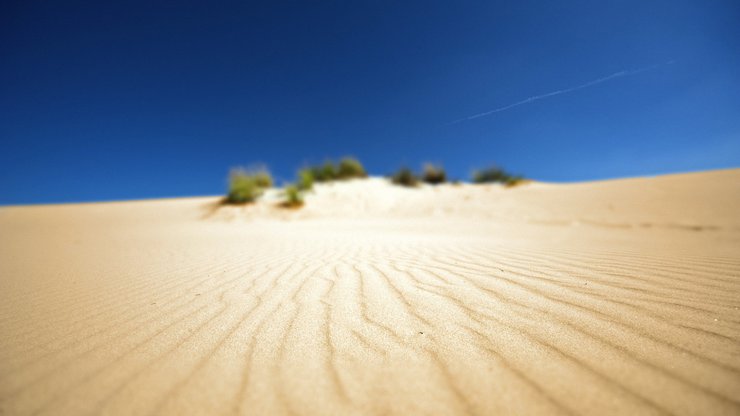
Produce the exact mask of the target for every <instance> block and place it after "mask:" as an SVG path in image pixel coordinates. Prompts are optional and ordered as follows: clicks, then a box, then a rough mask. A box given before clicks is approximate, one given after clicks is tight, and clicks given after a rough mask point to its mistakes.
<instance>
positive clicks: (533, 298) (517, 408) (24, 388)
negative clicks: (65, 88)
mask: <svg viewBox="0 0 740 416" xmlns="http://www.w3.org/2000/svg"><path fill="white" fill-rule="evenodd" d="M275 197H276V196H275V195H274V193H271V194H270V195H268V196H267V198H266V199H265V200H264V201H262V202H260V203H259V204H257V205H255V206H250V207H245V208H233V207H227V208H222V209H215V208H214V206H213V203H214V201H215V198H193V199H176V200H161V201H142V202H121V203H103V204H78V205H63V206H37V207H6V208H0V414H2V415H17V414H18V415H24V414H50V415H85V414H120V415H129V414H173V415H184V414H200V415H215V414H269V415H273V414H288V413H295V414H317V415H327V414H337V415H345V414H402V415H406V414H568V413H573V414H590V415H596V414H599V415H601V414H668V413H673V414H686V415H708V414H740V310H738V308H739V307H740V170H730V171H716V172H707V173H697V174H687V175H673V176H665V177H657V178H645V179H629V180H617V181H606V182H595V183H585V184H572V185H553V184H538V183H536V184H530V185H527V186H523V187H520V188H515V189H502V188H500V187H498V186H472V185H460V186H453V185H445V186H440V187H436V188H432V187H427V188H423V189H416V190H408V189H402V188H397V187H392V186H390V185H389V184H387V183H386V182H384V181H383V180H381V179H370V180H365V181H354V182H349V183H340V184H334V185H326V186H321V187H319V188H318V189H317V191H316V192H315V194H313V195H311V196H310V197H309V198H308V205H307V206H306V207H305V208H304V209H302V210H299V211H286V210H281V209H279V208H276V207H275V206H274V198H275Z"/></svg>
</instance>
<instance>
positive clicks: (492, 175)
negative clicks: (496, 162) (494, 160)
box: [473, 166, 524, 187]
mask: <svg viewBox="0 0 740 416" xmlns="http://www.w3.org/2000/svg"><path fill="white" fill-rule="evenodd" d="M473 182H475V183H501V184H504V185H506V186H507V187H510V186H515V185H518V184H521V183H522V182H524V177H522V176H519V175H512V174H510V173H508V172H506V171H505V170H503V169H501V168H500V167H498V166H492V167H489V168H486V169H481V170H478V171H476V172H475V173H473Z"/></svg>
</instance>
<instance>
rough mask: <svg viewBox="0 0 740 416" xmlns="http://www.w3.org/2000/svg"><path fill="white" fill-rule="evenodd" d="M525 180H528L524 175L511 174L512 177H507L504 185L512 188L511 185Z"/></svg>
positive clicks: (519, 183)
mask: <svg viewBox="0 0 740 416" xmlns="http://www.w3.org/2000/svg"><path fill="white" fill-rule="evenodd" d="M525 182H527V179H525V178H524V177H523V176H518V175H517V176H511V177H509V178H507V179H506V181H505V182H504V185H505V186H506V187H507V188H511V187H514V186H517V185H521V184H523V183H525Z"/></svg>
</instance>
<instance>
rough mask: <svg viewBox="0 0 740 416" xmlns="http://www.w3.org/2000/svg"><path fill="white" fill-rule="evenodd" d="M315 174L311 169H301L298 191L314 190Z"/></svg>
mask: <svg viewBox="0 0 740 416" xmlns="http://www.w3.org/2000/svg"><path fill="white" fill-rule="evenodd" d="M313 182H314V173H313V170H312V169H311V168H307V169H301V170H300V171H299V172H298V189H300V190H302V191H310V190H311V189H313Z"/></svg>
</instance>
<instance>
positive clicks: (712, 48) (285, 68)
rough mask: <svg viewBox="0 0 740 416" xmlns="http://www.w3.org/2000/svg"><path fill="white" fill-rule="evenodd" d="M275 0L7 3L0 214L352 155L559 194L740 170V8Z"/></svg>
mask: <svg viewBox="0 0 740 416" xmlns="http://www.w3.org/2000/svg"><path fill="white" fill-rule="evenodd" d="M261 3H262V4H258V3H251V2H244V1H238V2H237V1H235V2H206V1H203V2H189V1H180V2H166V3H165V2H154V1H126V2H118V4H114V2H93V1H90V2H75V1H65V2H58V1H50V2H27V1H17V2H4V3H3V5H2V12H0V80H1V81H0V82H1V84H0V204H25V203H44V202H69V201H96V200H116V199H138V198H155V197H168V196H189V195H205V194H219V193H222V192H223V191H224V189H225V178H226V174H227V172H228V169H229V168H230V167H232V166H238V165H249V164H252V163H257V162H262V163H265V164H267V165H268V166H269V167H270V168H271V170H272V171H273V173H274V174H275V175H276V176H277V177H278V178H279V179H280V180H289V179H291V178H292V177H293V175H294V172H295V170H296V169H297V168H298V167H300V166H301V165H302V164H304V163H307V162H321V161H323V160H324V159H325V158H327V157H339V156H342V155H355V156H357V157H358V158H360V159H361V160H362V161H363V162H364V163H365V165H366V166H367V167H368V169H369V170H370V172H371V173H374V174H386V173H389V172H391V171H392V170H394V169H396V168H398V167H399V166H400V165H402V164H405V165H409V166H412V167H420V166H421V164H422V163H423V162H424V161H435V162H441V163H443V164H444V165H445V167H446V168H447V170H448V172H449V174H450V175H451V176H453V177H458V178H467V177H469V174H470V171H471V170H472V169H474V168H476V167H482V166H486V165H489V164H494V163H495V164H499V165H501V166H503V167H505V168H507V169H508V170H510V171H513V172H515V173H521V174H524V175H526V176H528V177H531V178H534V179H539V180H544V181H582V180H592V179H602V178H615V177H624V176H637V175H653V174H660V173H670V172H683V171H693V170H704V169H715V168H726V167H738V166H740V117H739V116H738V115H740V83H739V81H740V47H739V45H740V42H739V41H738V40H740V25H738V24H737V22H738V21H740V6H739V5H738V4H737V2H736V1H724V2H723V1H719V0H717V1H713V0H710V1H706V0H704V1H693V2H691V1H675V0H674V1H644V0H642V1H612V2H594V1H573V2H569V1H562V2H542V1H508V2H495V1H483V2H426V1H425V2H396V1H389V2H379V1H372V2H366V3H362V2H342V1H336V2H323V3H322V4H321V5H317V4H311V3H314V2H261ZM607 3H608V4H607ZM669 62H670V63H669ZM646 68H648V69H646ZM642 69H646V70H644V71H641V70H642ZM622 71H625V72H622ZM630 71H634V73H632V72H630ZM616 73H622V74H624V75H620V76H616V77H612V78H609V79H607V80H605V81H603V82H598V83H594V84H593V85H588V86H586V87H584V88H580V89H575V90H572V91H568V90H569V89H571V88H575V87H578V86H582V85H584V84H587V83H589V82H591V81H594V80H599V79H603V78H605V77H609V76H610V75H613V74H616ZM563 90H566V92H564V93H561V94H554V95H550V96H546V97H544V98H541V99H536V100H530V101H528V102H526V103H523V104H522V105H518V106H514V107H511V108H509V109H506V110H504V111H499V112H495V113H491V114H488V115H485V116H481V117H477V118H472V119H468V117H470V116H473V115H477V114H481V113H486V112H489V111H491V110H495V109H500V108H503V107H506V106H509V105H511V104H515V103H518V102H521V101H522V100H526V99H527V98H529V97H536V96H541V95H545V94H548V93H551V92H553V91H563ZM461 119H462V121H459V122H455V121H458V120H461Z"/></svg>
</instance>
